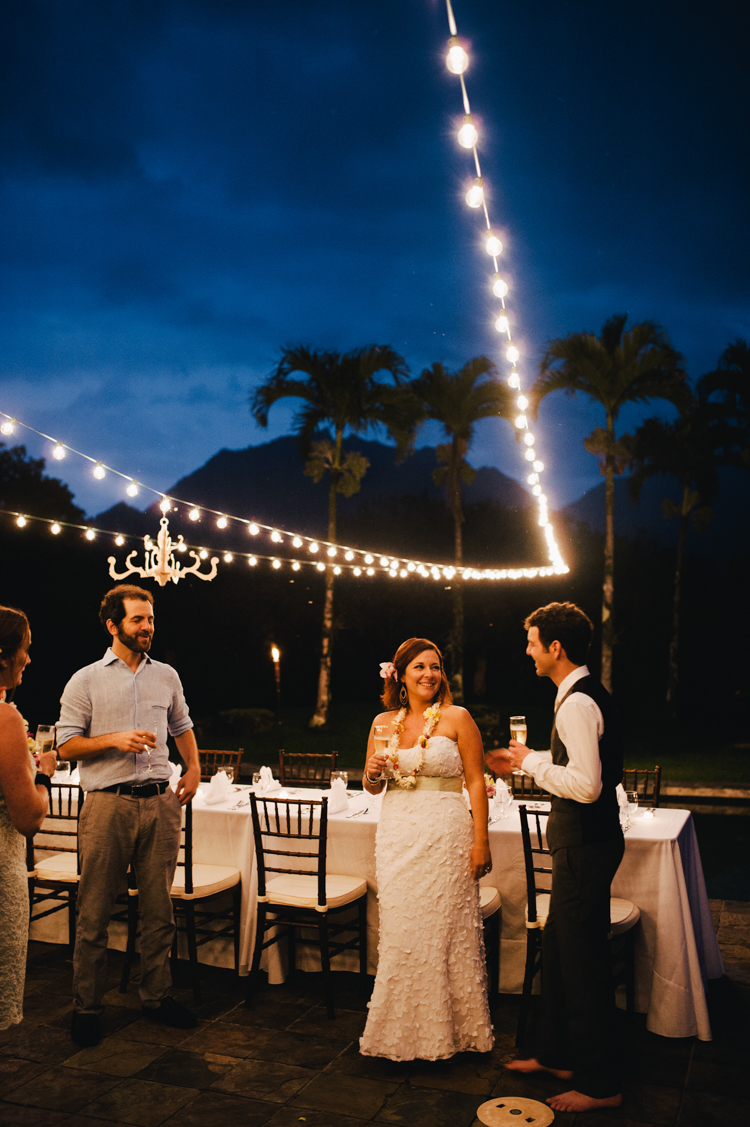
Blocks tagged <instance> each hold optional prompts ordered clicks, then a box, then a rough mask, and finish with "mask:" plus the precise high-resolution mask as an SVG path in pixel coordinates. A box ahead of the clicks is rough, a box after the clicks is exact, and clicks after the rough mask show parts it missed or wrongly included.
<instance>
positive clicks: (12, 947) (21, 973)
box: [0, 791, 29, 1029]
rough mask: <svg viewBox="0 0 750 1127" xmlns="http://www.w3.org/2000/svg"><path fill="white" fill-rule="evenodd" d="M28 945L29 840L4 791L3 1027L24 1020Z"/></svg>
mask: <svg viewBox="0 0 750 1127" xmlns="http://www.w3.org/2000/svg"><path fill="white" fill-rule="evenodd" d="M28 945H29V885H28V881H27V879H26V843H25V841H24V839H23V838H22V837H21V835H20V833H19V832H18V830H17V829H16V828H15V827H14V825H13V823H12V822H11V820H10V815H9V813H8V808H7V806H6V805H5V798H4V796H3V793H2V791H0V1029H7V1028H8V1027H9V1026H11V1025H15V1024H16V1023H17V1022H19V1021H22V1020H23V989H24V985H25V982H26V949H27V947H28Z"/></svg>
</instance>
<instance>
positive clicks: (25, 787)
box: [0, 705, 56, 837]
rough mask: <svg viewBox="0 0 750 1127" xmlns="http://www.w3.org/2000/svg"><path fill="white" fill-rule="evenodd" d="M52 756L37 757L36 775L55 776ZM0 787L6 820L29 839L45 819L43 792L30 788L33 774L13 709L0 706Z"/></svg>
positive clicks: (24, 735)
mask: <svg viewBox="0 0 750 1127" xmlns="http://www.w3.org/2000/svg"><path fill="white" fill-rule="evenodd" d="M55 762H56V756H55V754H54V752H48V753H46V754H45V755H43V756H42V757H41V761H40V764H39V772H40V774H44V775H49V776H50V777H51V776H52V775H53V774H54V773H55ZM0 787H2V791H3V795H4V797H5V804H6V806H7V807H8V813H9V815H10V820H11V822H12V823H13V825H14V826H15V828H16V829H17V830H18V832H19V833H20V834H23V836H24V837H32V836H33V835H34V834H35V833H36V831H37V830H38V829H39V828H40V826H41V824H42V822H43V821H44V819H45V818H46V817H47V810H48V804H47V791H46V788H45V787H43V786H35V785H34V772H33V769H32V766H31V760H30V759H29V748H28V744H27V742H26V730H25V728H24V726H23V721H22V720H21V717H20V716H19V715H18V713H17V712H16V710H15V709H14V708H10V706H6V707H3V706H1V705H0Z"/></svg>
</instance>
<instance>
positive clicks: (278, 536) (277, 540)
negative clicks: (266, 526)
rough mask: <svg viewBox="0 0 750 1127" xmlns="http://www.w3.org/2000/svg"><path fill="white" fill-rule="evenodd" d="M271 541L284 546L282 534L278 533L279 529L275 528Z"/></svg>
mask: <svg viewBox="0 0 750 1127" xmlns="http://www.w3.org/2000/svg"><path fill="white" fill-rule="evenodd" d="M271 539H272V540H273V542H274V544H283V542H284V541H283V540H282V538H281V533H280V532H278V531H277V529H275V528H274V530H273V532H272V533H271Z"/></svg>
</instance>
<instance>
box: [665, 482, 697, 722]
mask: <svg viewBox="0 0 750 1127" xmlns="http://www.w3.org/2000/svg"><path fill="white" fill-rule="evenodd" d="M694 500H695V496H694V494H693V493H692V492H691V490H690V484H689V483H688V484H687V485H683V487H682V508H681V509H680V535H679V537H678V539H677V560H676V562H675V569H674V595H673V598H672V640H671V641H670V643H669V673H668V676H667V708H668V710H669V715H670V716H671V717H672V719H673V720H676V719H677V693H678V689H679V680H680V669H679V651H680V596H681V594H682V569H683V567H684V565H685V541H686V540H687V533H688V524H689V522H690V510H691V508H692V507H693V502H694Z"/></svg>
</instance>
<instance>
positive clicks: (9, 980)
mask: <svg viewBox="0 0 750 1127" xmlns="http://www.w3.org/2000/svg"><path fill="white" fill-rule="evenodd" d="M30 645H31V630H30V629H29V621H28V619H27V617H26V615H25V614H24V613H23V611H20V610H14V609H13V608H12V607H2V606H0V696H1V697H2V700H1V701H0V1029H7V1028H8V1026H10V1025H13V1024H15V1023H17V1022H19V1021H21V1020H22V1019H23V1009H22V1002H23V988H24V980H25V978H26V948H27V946H28V941H29V889H28V883H27V880H26V848H25V842H24V838H25V837H31V836H32V835H33V834H35V833H36V831H37V830H38V829H39V827H40V826H41V824H42V822H43V821H44V819H45V817H46V815H47V810H48V804H47V803H48V797H47V796H48V786H47V787H45V786H43V785H41V784H37V783H36V782H35V773H36V775H37V777H38V776H39V775H43V776H45V777H46V779H47V780H49V777H50V776H51V775H53V774H54V771H55V764H56V758H57V757H56V756H55V753H54V752H47V753H45V754H44V755H42V756H41V761H40V764H39V768H38V771H36V772H35V768H34V762H33V760H32V757H31V756H30V755H29V748H28V743H27V738H26V728H25V726H24V723H23V720H22V719H21V716H20V714H19V713H18V712H17V711H16V709H15V708H14V706H13V705H11V704H7V703H6V702H5V697H6V694H7V695H10V696H12V695H13V691H14V690H15V688H16V686H17V685H20V683H21V678H22V676H23V671H24V669H25V668H26V666H27V665H28V664H29V646H30Z"/></svg>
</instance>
